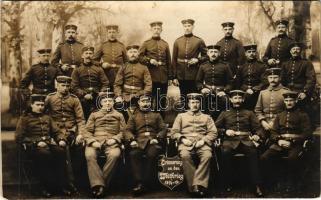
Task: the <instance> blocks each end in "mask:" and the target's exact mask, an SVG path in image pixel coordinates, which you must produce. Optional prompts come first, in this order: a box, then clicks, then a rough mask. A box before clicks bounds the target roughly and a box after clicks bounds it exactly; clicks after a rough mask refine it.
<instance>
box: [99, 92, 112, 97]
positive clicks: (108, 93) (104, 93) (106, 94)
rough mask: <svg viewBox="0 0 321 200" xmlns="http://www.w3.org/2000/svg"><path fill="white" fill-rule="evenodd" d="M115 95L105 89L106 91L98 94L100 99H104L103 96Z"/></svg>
mask: <svg viewBox="0 0 321 200" xmlns="http://www.w3.org/2000/svg"><path fill="white" fill-rule="evenodd" d="M114 97H115V93H114V92H111V91H107V92H102V93H101V94H100V95H99V98H100V99H105V98H114Z"/></svg>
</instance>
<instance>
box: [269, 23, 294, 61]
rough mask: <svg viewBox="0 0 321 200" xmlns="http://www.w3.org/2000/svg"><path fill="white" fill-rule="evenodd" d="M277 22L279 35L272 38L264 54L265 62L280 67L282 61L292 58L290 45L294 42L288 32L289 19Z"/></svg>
mask: <svg viewBox="0 0 321 200" xmlns="http://www.w3.org/2000/svg"><path fill="white" fill-rule="evenodd" d="M275 24H276V29H277V34H278V35H277V36H276V37H274V38H272V39H271V40H270V42H269V44H268V46H267V48H266V50H265V53H264V56H263V62H266V63H267V64H268V65H269V66H270V67H280V64H282V62H284V61H287V60H289V59H290V57H291V54H290V52H289V45H290V44H291V43H293V42H294V40H293V39H292V38H290V37H288V35H287V34H286V31H287V28H288V24H289V21H287V20H277V21H276V22H275Z"/></svg>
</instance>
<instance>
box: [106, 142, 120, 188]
mask: <svg viewBox="0 0 321 200" xmlns="http://www.w3.org/2000/svg"><path fill="white" fill-rule="evenodd" d="M105 154H106V157H107V158H106V163H105V165H104V167H103V176H104V179H105V183H106V187H109V186H110V181H111V178H112V176H113V173H114V172H115V169H116V166H117V163H118V160H119V157H120V155H121V150H120V149H119V148H107V149H106V151H105Z"/></svg>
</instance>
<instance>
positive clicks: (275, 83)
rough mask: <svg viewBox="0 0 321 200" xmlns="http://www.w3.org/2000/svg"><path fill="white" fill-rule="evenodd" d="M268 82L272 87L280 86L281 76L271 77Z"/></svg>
mask: <svg viewBox="0 0 321 200" xmlns="http://www.w3.org/2000/svg"><path fill="white" fill-rule="evenodd" d="M268 81H269V83H270V85H271V86H272V87H275V86H278V85H279V84H280V81H281V79H280V76H279V75H269V76H268Z"/></svg>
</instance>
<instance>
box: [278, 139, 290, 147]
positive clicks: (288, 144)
mask: <svg viewBox="0 0 321 200" xmlns="http://www.w3.org/2000/svg"><path fill="white" fill-rule="evenodd" d="M290 144H291V143H290V142H289V141H286V140H279V141H278V145H279V146H281V147H285V148H289V147H290Z"/></svg>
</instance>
